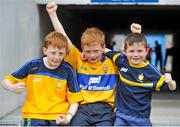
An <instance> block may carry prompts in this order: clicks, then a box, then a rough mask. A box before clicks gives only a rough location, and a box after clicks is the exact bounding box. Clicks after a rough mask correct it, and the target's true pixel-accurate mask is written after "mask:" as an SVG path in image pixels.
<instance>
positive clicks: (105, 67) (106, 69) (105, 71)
mask: <svg viewBox="0 0 180 127" xmlns="http://www.w3.org/2000/svg"><path fill="white" fill-rule="evenodd" d="M103 70H104V73H105V74H107V72H108V70H109V68H108V67H107V66H104V67H103Z"/></svg>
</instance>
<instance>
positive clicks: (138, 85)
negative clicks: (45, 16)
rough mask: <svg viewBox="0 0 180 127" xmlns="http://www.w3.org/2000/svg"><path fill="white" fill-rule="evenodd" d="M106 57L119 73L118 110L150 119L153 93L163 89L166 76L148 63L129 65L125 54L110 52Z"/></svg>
mask: <svg viewBox="0 0 180 127" xmlns="http://www.w3.org/2000/svg"><path fill="white" fill-rule="evenodd" d="M106 55H107V56H108V57H109V58H111V59H112V60H113V62H114V63H115V65H116V66H117V67H118V71H119V77H120V82H119V84H118V85H117V89H116V90H117V91H116V98H115V106H116V109H117V110H118V111H119V112H122V113H125V114H127V115H131V116H136V117H139V118H141V117H143V118H149V116H150V111H151V97H152V92H153V91H159V90H160V88H161V87H163V84H164V83H165V82H164V81H165V78H164V76H162V74H161V73H160V71H159V70H157V69H156V68H155V67H154V66H152V65H151V64H149V62H148V61H145V63H144V64H139V65H137V66H135V65H131V64H129V62H128V59H127V57H126V56H125V55H124V54H120V53H117V52H113V51H110V52H108V53H107V54H106Z"/></svg>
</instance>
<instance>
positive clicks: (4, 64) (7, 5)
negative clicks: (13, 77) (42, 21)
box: [0, 0, 42, 118]
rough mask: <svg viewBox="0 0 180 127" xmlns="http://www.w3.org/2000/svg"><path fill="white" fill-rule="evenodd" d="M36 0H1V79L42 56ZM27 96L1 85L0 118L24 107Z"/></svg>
mask: <svg viewBox="0 0 180 127" xmlns="http://www.w3.org/2000/svg"><path fill="white" fill-rule="evenodd" d="M39 27H40V25H39V14H38V7H37V5H36V1H35V0H0V39H1V41H0V44H1V46H0V80H1V81H2V79H3V78H4V76H5V75H6V74H9V73H12V72H13V71H15V70H16V69H18V68H19V67H20V66H21V65H22V64H24V63H25V62H26V61H27V60H30V59H32V58H34V57H35V58H36V57H39V55H40V52H41V50H40V49H41V42H42V40H41V38H42V37H40V32H39V29H40V28H39ZM23 100H24V94H23V95H17V94H14V93H10V92H8V91H6V90H4V89H3V88H2V87H0V118H2V117H3V116H4V115H6V114H7V113H9V112H11V111H13V110H14V109H16V108H17V107H18V106H21V105H22V103H23Z"/></svg>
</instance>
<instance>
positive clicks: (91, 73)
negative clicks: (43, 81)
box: [46, 2, 117, 126]
mask: <svg viewBox="0 0 180 127" xmlns="http://www.w3.org/2000/svg"><path fill="white" fill-rule="evenodd" d="M46 8H47V11H48V13H49V16H50V18H51V21H52V23H53V26H54V28H55V30H56V31H58V32H61V33H63V34H64V36H66V37H67V35H66V33H65V31H64V29H63V27H62V25H61V23H60V22H59V20H58V18H57V15H56V10H57V5H56V4H55V3H54V2H51V3H49V4H48V5H47V7H46ZM67 38H68V37H67ZM68 44H69V45H68V47H69V54H68V56H67V58H66V60H67V62H68V63H70V64H71V65H72V66H73V68H74V69H76V71H77V72H76V73H77V78H78V83H79V86H80V89H81V93H82V96H83V99H84V100H83V101H81V105H80V106H79V108H78V111H77V113H76V115H75V117H74V118H73V120H72V122H71V125H73V126H113V124H114V113H113V105H114V92H115V86H116V83H117V68H115V66H114V65H113V62H112V61H111V60H110V59H109V58H107V57H105V56H103V55H102V54H103V52H104V50H105V35H104V33H103V32H102V31H101V30H99V29H98V28H95V27H92V28H87V29H86V30H85V31H84V32H83V34H82V36H81V47H82V52H83V53H84V56H85V57H86V59H87V60H86V61H83V60H82V59H81V52H80V51H79V50H78V49H77V48H76V47H75V46H74V45H73V44H72V42H71V41H70V39H69V38H68Z"/></svg>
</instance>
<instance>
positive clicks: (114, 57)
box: [113, 53, 121, 63]
mask: <svg viewBox="0 0 180 127" xmlns="http://www.w3.org/2000/svg"><path fill="white" fill-rule="evenodd" d="M120 54H121V53H118V54H116V55H114V56H113V62H114V63H115V61H116V59H117V57H118V56H120Z"/></svg>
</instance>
